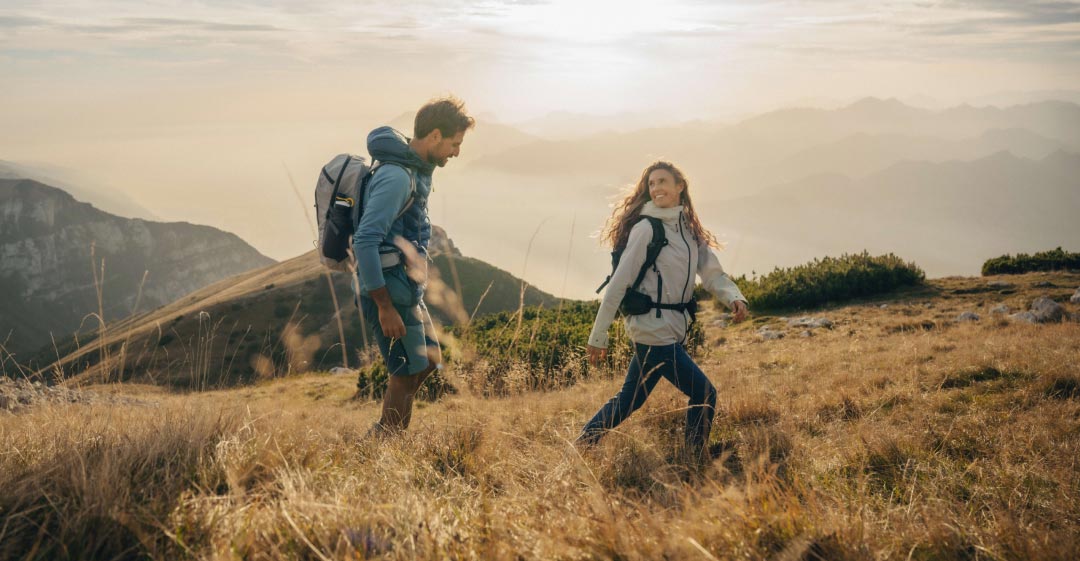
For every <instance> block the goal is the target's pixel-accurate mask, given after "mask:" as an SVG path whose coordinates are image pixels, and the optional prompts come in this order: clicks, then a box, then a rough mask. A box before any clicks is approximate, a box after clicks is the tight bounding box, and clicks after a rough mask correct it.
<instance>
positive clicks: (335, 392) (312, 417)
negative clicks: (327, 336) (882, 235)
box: [0, 273, 1080, 560]
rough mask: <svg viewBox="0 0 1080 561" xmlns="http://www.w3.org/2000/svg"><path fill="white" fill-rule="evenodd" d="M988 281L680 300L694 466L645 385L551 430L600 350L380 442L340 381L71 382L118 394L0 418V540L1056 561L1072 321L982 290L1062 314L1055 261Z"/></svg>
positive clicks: (1063, 282) (1073, 473) (1072, 444)
mask: <svg viewBox="0 0 1080 561" xmlns="http://www.w3.org/2000/svg"><path fill="white" fill-rule="evenodd" d="M990 280H999V279H986V278H950V279H933V280H930V281H928V283H927V284H926V285H925V286H922V287H917V288H913V289H909V290H906V291H904V292H901V293H897V294H893V295H889V296H885V297H876V298H875V299H871V300H864V301H859V302H856V303H853V304H848V305H844V306H839V307H832V308H829V309H824V310H819V311H818V312H817V313H816V314H815V316H816V317H825V318H828V319H830V320H831V321H832V328H831V329H826V328H819V329H814V330H812V332H811V336H809V337H805V336H800V332H801V331H802V330H803V328H802V327H792V326H789V324H788V323H787V322H786V321H785V320H784V318H780V317H769V316H759V317H755V318H754V319H753V321H751V322H747V323H744V324H741V325H738V326H732V327H722V325H723V323H722V318H719V317H718V315H717V311H716V310H707V311H706V313H705V315H704V317H703V324H704V325H705V326H706V333H705V340H706V344H705V346H704V347H703V348H702V350H701V351H700V353H699V355H698V360H699V363H700V364H701V365H702V368H703V369H704V370H705V372H706V373H707V374H708V376H709V377H710V378H711V379H712V381H713V383H714V384H715V385H716V386H717V389H718V392H719V398H718V406H719V411H718V414H717V418H716V422H715V424H714V426H713V429H712V434H711V445H712V451H713V452H714V457H713V459H712V460H711V461H709V462H707V463H706V464H705V465H698V464H695V463H692V462H688V461H686V460H684V459H682V456H681V455H680V453H679V450H678V448H677V443H678V442H679V441H680V440H681V431H682V428H683V420H682V419H683V414H684V412H683V410H682V408H683V407H684V406H685V400H684V398H682V397H681V395H679V394H678V393H677V392H676V391H675V390H674V389H673V388H671V387H670V386H669V385H667V384H664V383H662V384H661V385H660V386H659V387H658V389H657V391H656V393H655V394H654V395H653V396H652V398H650V400H649V402H648V403H647V404H646V405H645V406H644V407H643V408H642V409H641V410H640V411H638V412H637V413H636V414H635V415H634V416H633V417H631V418H630V420H628V421H627V422H626V423H625V424H624V425H623V426H621V427H620V428H619V430H618V431H617V432H615V433H612V434H610V435H609V436H608V437H607V438H606V439H605V441H604V442H603V443H602V445H601V446H600V447H599V448H598V449H596V450H594V451H582V450H578V449H575V448H574V447H573V446H572V445H571V441H572V439H573V438H574V437H575V436H576V434H577V431H578V430H580V427H581V425H582V424H583V423H584V422H585V420H586V419H587V418H588V417H589V416H590V415H591V414H592V413H593V412H594V411H595V409H596V408H597V407H599V406H600V404H601V403H603V402H604V401H605V400H606V399H607V398H608V397H609V396H610V395H612V394H613V393H614V392H615V391H616V389H617V388H618V387H619V385H620V383H621V372H614V373H610V374H609V375H608V376H601V377H599V378H597V379H589V380H584V381H581V382H580V383H577V384H576V385H574V386H572V387H570V388H567V389H564V390H558V391H547V392H542V393H538V392H531V391H526V390H524V389H522V390H521V391H518V392H509V393H504V394H503V395H505V396H506V397H502V398H498V399H492V398H483V397H480V396H481V395H483V393H484V391H483V390H484V387H483V384H485V383H487V381H485V380H482V379H476V378H474V377H471V372H469V371H450V372H448V376H449V377H450V378H451V379H452V380H454V381H455V383H457V384H458V386H459V392H458V393H457V394H456V395H452V396H448V397H445V398H443V399H442V400H440V401H437V402H434V403H423V402H422V403H420V404H419V410H418V411H417V413H416V415H415V418H414V426H413V427H412V428H411V429H410V431H409V433H408V434H407V435H405V436H404V437H403V438H400V439H393V440H387V441H370V440H365V438H364V434H365V432H366V431H367V429H368V427H369V426H370V424H371V423H372V422H373V421H374V420H375V419H376V418H377V416H378V414H379V405H378V404H377V403H374V402H356V401H351V400H349V399H348V396H349V395H350V394H351V392H352V384H353V380H352V379H351V377H348V376H345V377H335V376H330V375H325V374H309V375H304V376H292V377H287V378H284V379H274V380H267V381H266V382H263V383H259V384H257V385H255V386H252V387H247V388H239V389H231V390H220V391H211V392H205V393H198V394H188V395H178V394H171V393H168V392H164V391H163V390H162V389H160V388H158V387H150V386H144V385H134V384H112V385H107V386H97V387H95V388H93V389H94V390H95V391H97V392H100V393H105V394H119V395H120V396H122V397H124V398H126V401H125V402H117V401H116V400H110V401H109V404H108V405H105V404H103V403H98V402H94V401H91V402H90V404H88V405H72V404H42V405H38V406H30V407H27V408H25V409H23V410H22V412H20V413H18V414H15V415H0V450H2V452H0V488H3V489H4V490H5V492H4V493H2V494H0V513H3V514H2V516H3V518H4V523H3V525H2V527H3V539H2V540H0V557H3V558H27V559H63V558H137V557H147V558H154V559H184V558H189V559H211V558H243V559H361V558H372V557H374V558H380V559H446V558H457V559H661V558H668V559H751V560H758V559H761V560H765V559H819V558H821V559H859V560H862V559H866V560H870V559H956V560H961V559H963V560H971V559H1051V560H1052V559H1061V560H1066V559H1076V558H1077V557H1078V556H1080V503H1078V502H1077V501H1076V497H1077V496H1078V493H1080V465H1078V464H1077V462H1076V458H1077V457H1078V456H1080V374H1078V372H1077V370H1076V365H1077V364H1080V324H1077V323H1075V322H1067V323H1062V324H1053V325H1028V324H1024V323H1016V322H1011V321H1008V320H1006V319H1003V316H1000V315H995V314H993V313H991V312H990V310H991V309H992V308H994V307H996V306H999V305H1001V304H1004V305H1007V306H1009V307H1010V308H1013V309H1018V308H1022V307H1025V306H1026V305H1027V304H1028V303H1029V302H1030V301H1031V300H1032V299H1033V298H1034V297H1036V296H1049V297H1051V298H1054V299H1057V300H1059V301H1061V300H1064V301H1065V306H1066V308H1067V309H1068V310H1069V311H1070V312H1072V313H1074V314H1075V313H1077V312H1078V311H1080V307H1078V306H1077V305H1076V304H1070V303H1068V302H1067V300H1068V295H1069V294H1071V293H1072V291H1073V290H1075V287H1076V286H1077V285H1078V284H1080V275H1077V274H1068V273H1049V274H1029V275H1018V276H1009V277H1007V280H1008V282H1010V283H1012V284H1013V285H1014V286H1013V287H1011V288H1000V287H998V286H996V285H995V286H988V285H987V282H988V281H990ZM1045 283H1049V286H1048V285H1047V284H1045ZM1036 285H1038V286H1036ZM963 311H974V312H976V313H978V314H979V315H980V316H981V320H980V321H977V322H957V321H955V318H956V317H957V315H958V314H959V313H960V312H963ZM765 326H768V327H770V328H772V329H775V330H780V331H784V332H786V333H787V334H788V336H787V337H785V338H783V339H779V340H764V339H763V338H762V337H761V336H760V334H759V330H760V329H761V328H762V327H765ZM132 400H137V401H136V402H132ZM102 401H104V400H102Z"/></svg>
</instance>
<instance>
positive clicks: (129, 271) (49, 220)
mask: <svg viewBox="0 0 1080 561" xmlns="http://www.w3.org/2000/svg"><path fill="white" fill-rule="evenodd" d="M273 262H274V261H273V260H272V259H270V258H268V257H266V256H264V255H262V254H260V253H259V252H258V251H256V250H255V249H254V248H252V247H251V246H250V245H248V244H247V243H245V242H244V241H243V240H241V239H240V238H238V237H236V236H235V235H233V234H230V233H228V232H223V231H221V230H218V229H216V228H211V227H208V226H197V225H194V224H188V223H184V222H178V223H161V222H150V221H146V220H141V219H130V218H122V217H119V216H115V215H112V214H109V213H106V212H103V211H101V210H98V209H97V208H95V207H94V206H92V205H90V204H88V203H83V202H79V201H77V200H75V198H74V197H72V196H71V195H70V194H68V193H66V192H64V191H62V190H60V189H57V188H54V187H50V186H48V185H44V184H42V183H39V182H37V181H33V180H29V179H0V293H2V294H4V297H3V298H2V299H0V342H2V343H3V344H4V347H5V348H6V350H7V351H9V352H12V353H26V352H28V351H32V350H34V349H37V348H39V347H41V346H43V345H48V344H49V343H50V341H51V340H53V338H55V339H56V340H62V339H65V338H67V337H70V336H71V335H72V334H73V333H76V332H79V333H82V334H83V335H84V336H85V335H86V334H87V333H88V332H92V331H93V329H94V328H95V327H96V325H97V320H96V319H93V316H92V315H91V314H97V313H98V312H99V290H100V308H101V311H103V312H104V316H105V319H106V320H107V321H112V320H115V319H117V318H121V317H125V316H127V315H129V314H131V313H132V312H133V311H134V312H137V311H139V310H147V309H152V308H156V307H158V306H161V305H164V304H167V303H169V302H172V301H173V300H176V299H177V298H180V297H181V296H183V295H185V294H187V293H189V292H192V291H194V290H197V289H199V288H202V287H203V286H206V285H207V284H210V283H213V282H215V281H218V280H221V279H223V278H226V277H228V276H231V275H234V274H236V273H239V272H243V271H246V270H249V269H252V268H254V267H261V266H265V265H267V264H270V263H273ZM95 274H96V276H97V281H96V282H95ZM144 277H145V278H144Z"/></svg>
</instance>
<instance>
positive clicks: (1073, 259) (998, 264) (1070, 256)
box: [982, 247, 1080, 276]
mask: <svg viewBox="0 0 1080 561" xmlns="http://www.w3.org/2000/svg"><path fill="white" fill-rule="evenodd" d="M1062 270H1080V253H1070V252H1068V251H1065V250H1063V249H1061V248H1060V247H1059V248H1057V249H1052V250H1050V251H1040V252H1038V253H1036V254H1034V255H1028V254H1026V253H1017V254H1016V256H1012V255H1002V256H1001V257H995V258H993V259H988V260H986V262H985V263H983V266H982V274H983V276H988V275H1018V274H1020V273H1030V272H1034V271H1062Z"/></svg>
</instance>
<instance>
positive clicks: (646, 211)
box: [641, 201, 683, 224]
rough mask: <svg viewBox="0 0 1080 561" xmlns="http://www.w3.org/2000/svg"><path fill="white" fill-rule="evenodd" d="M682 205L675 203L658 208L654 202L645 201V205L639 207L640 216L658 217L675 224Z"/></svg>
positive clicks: (680, 213) (680, 214)
mask: <svg viewBox="0 0 1080 561" xmlns="http://www.w3.org/2000/svg"><path fill="white" fill-rule="evenodd" d="M682 211H683V206H682V205H675V206H673V207H669V208H660V207H658V206H656V203H654V202H652V201H646V202H645V206H643V207H641V215H642V216H652V217H653V218H659V219H660V220H663V221H664V222H666V223H668V224H677V223H678V221H679V217H680V216H682Z"/></svg>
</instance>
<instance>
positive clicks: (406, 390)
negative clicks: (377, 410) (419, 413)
mask: <svg viewBox="0 0 1080 561" xmlns="http://www.w3.org/2000/svg"><path fill="white" fill-rule="evenodd" d="M427 354H428V367H427V368H425V369H423V370H422V371H420V372H419V373H418V374H414V375H412V376H390V379H389V380H388V381H387V383H386V395H384V396H383V408H382V419H381V420H379V424H380V425H382V427H383V428H384V429H386V430H388V431H390V432H397V431H401V430H404V429H407V428H409V422H410V421H412V409H413V398H414V397H415V396H416V392H417V391H418V390H419V389H420V386H422V385H423V384H424V382H425V381H426V380H427V378H428V376H430V375H431V373H432V372H434V371H435V370H436V368H437V365H439V364H442V352H441V351H440V350H439V349H438V348H437V347H428V348H427Z"/></svg>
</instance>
